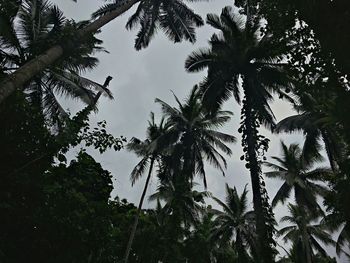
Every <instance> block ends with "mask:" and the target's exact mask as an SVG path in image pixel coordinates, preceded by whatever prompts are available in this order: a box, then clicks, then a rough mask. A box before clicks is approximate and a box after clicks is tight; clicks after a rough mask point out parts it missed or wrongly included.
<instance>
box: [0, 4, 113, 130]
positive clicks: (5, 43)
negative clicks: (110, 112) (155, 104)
mask: <svg viewBox="0 0 350 263" xmlns="http://www.w3.org/2000/svg"><path fill="white" fill-rule="evenodd" d="M3 20H4V21H5V22H7V23H5V25H6V26H4V27H2V34H0V45H1V58H2V60H1V61H0V70H1V71H2V75H7V74H9V73H11V72H12V71H13V70H16V69H17V68H19V67H21V66H22V65H24V64H25V63H26V62H28V61H30V60H31V59H33V58H35V57H37V56H38V55H39V54H40V53H41V52H42V51H43V50H45V49H46V48H47V46H48V45H49V43H51V42H53V41H57V39H58V38H59V37H60V35H61V34H64V33H65V32H67V29H68V28H69V27H70V26H71V25H70V22H68V20H66V19H65V18H64V16H63V14H62V12H61V11H60V10H59V9H58V8H57V7H55V6H52V5H51V4H49V3H48V2H47V1H45V0H25V1H23V2H22V4H21V6H20V8H19V9H18V12H17V16H16V19H15V17H7V19H6V18H4V17H3ZM100 43H101V41H100V40H98V39H96V38H90V40H89V43H86V44H84V45H81V46H79V47H78V48H76V49H75V50H74V54H71V56H69V57H65V58H63V59H62V60H61V61H60V62H59V63H57V64H56V66H55V67H50V68H48V69H46V70H45V71H43V72H42V73H41V74H38V75H36V76H35V78H33V79H31V81H29V82H27V83H26V84H25V86H24V91H25V93H26V94H27V95H28V98H29V99H30V101H31V102H32V103H34V104H35V105H36V106H37V107H39V109H42V111H43V112H44V113H45V114H46V116H48V117H49V119H51V121H52V122H54V123H55V122H59V121H60V120H62V117H66V116H67V113H66V111H65V110H64V109H63V107H62V106H61V105H60V103H59V101H58V98H57V97H58V96H59V95H65V96H69V97H71V98H73V99H79V100H81V101H83V102H84V103H86V104H88V105H93V104H94V99H95V97H96V93H97V92H99V91H103V93H104V94H107V95H108V96H109V97H110V98H113V97H112V94H111V92H110V91H109V90H108V89H107V88H106V87H105V86H104V85H100V84H98V83H96V82H94V81H91V80H89V79H87V78H84V77H82V76H81V75H80V73H82V72H85V71H87V70H90V69H92V68H94V67H95V66H96V65H97V63H98V60H97V59H96V58H95V57H92V56H90V53H92V52H96V51H99V50H100V49H101V48H100V47H99V44H100Z"/></svg>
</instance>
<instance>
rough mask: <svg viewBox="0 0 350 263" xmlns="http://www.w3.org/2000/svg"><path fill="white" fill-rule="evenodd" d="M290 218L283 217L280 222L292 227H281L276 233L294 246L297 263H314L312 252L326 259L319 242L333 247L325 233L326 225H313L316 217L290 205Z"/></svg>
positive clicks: (329, 236)
mask: <svg viewBox="0 0 350 263" xmlns="http://www.w3.org/2000/svg"><path fill="white" fill-rule="evenodd" d="M288 208H289V212H290V216H284V217H282V219H281V222H286V223H287V222H288V223H290V224H292V225H289V226H286V227H283V228H282V229H280V230H279V231H278V235H280V236H283V240H284V241H285V242H286V241H291V242H292V244H293V246H295V248H296V251H295V253H297V255H295V257H296V258H297V260H298V261H297V262H306V263H311V262H314V261H313V259H314V258H315V253H314V250H315V251H317V252H318V253H320V254H321V255H322V256H324V257H327V256H328V255H327V252H326V251H325V250H324V248H323V247H322V245H321V244H320V241H321V242H322V243H324V244H326V245H334V241H333V239H332V237H331V235H330V234H329V233H328V232H326V231H325V229H326V225H324V224H317V223H314V224H313V222H314V221H316V220H317V219H318V217H317V216H315V215H312V214H310V213H305V209H303V208H299V207H298V206H295V205H292V204H290V205H289V206H288Z"/></svg>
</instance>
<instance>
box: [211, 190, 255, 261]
mask: <svg viewBox="0 0 350 263" xmlns="http://www.w3.org/2000/svg"><path fill="white" fill-rule="evenodd" d="M247 193H248V191H247V188H246V187H245V188H244V190H243V192H242V194H241V195H239V194H238V192H237V189H236V188H235V187H234V188H233V189H232V188H230V187H229V186H228V185H227V184H226V200H225V202H222V201H220V200H219V199H217V198H215V197H213V199H214V200H215V201H216V202H217V203H218V204H219V205H220V206H221V208H222V209H223V211H219V210H216V209H215V210H213V212H214V215H215V226H214V227H213V230H212V235H213V238H215V239H216V238H220V239H221V242H222V243H223V244H225V243H231V242H232V246H233V248H234V250H235V251H236V253H237V255H238V257H237V260H238V262H247V263H248V262H253V261H252V258H251V257H250V255H249V249H251V252H252V254H253V255H254V256H256V255H255V247H256V245H255V244H254V243H255V238H256V237H255V235H256V233H255V218H254V217H255V216H254V212H253V211H247V209H248V203H247V202H248V200H247Z"/></svg>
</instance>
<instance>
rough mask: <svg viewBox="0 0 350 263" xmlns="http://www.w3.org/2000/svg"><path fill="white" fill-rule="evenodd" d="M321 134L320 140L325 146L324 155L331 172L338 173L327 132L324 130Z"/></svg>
mask: <svg viewBox="0 0 350 263" xmlns="http://www.w3.org/2000/svg"><path fill="white" fill-rule="evenodd" d="M321 134H322V139H323V142H324V145H325V149H326V153H327V156H328V160H329V164H330V165H331V168H332V171H333V172H334V173H337V172H339V171H338V170H339V169H338V163H337V158H336V154H335V153H334V148H333V147H332V144H331V142H330V140H329V137H328V134H327V132H326V131H324V130H321Z"/></svg>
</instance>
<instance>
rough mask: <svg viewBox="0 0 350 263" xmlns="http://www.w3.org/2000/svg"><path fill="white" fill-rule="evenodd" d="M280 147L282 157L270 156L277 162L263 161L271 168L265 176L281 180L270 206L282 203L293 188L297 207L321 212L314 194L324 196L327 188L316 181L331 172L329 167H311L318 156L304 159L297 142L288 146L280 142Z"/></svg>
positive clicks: (317, 159)
mask: <svg viewBox="0 0 350 263" xmlns="http://www.w3.org/2000/svg"><path fill="white" fill-rule="evenodd" d="M281 147H282V157H281V158H280V157H276V156H275V157H272V159H274V160H275V161H277V162H278V164H274V163H270V162H265V163H264V164H265V165H266V166H267V167H270V168H272V169H273V171H271V172H266V173H265V175H266V176H267V177H270V178H279V179H282V180H283V184H282V186H281V187H280V189H279V190H278V191H277V193H276V196H275V197H274V199H273V200H272V206H276V205H277V203H278V202H282V203H284V202H285V201H286V199H287V198H288V197H289V196H290V192H291V191H292V190H293V189H294V196H295V201H296V203H297V204H298V206H299V207H303V208H305V209H308V210H309V211H311V212H317V211H318V212H321V211H322V208H321V207H320V206H319V205H318V203H317V200H316V196H317V195H320V196H324V195H325V194H326V193H327V188H326V187H325V186H323V185H321V184H318V183H316V182H320V181H321V180H322V179H323V178H325V177H326V176H329V175H330V174H332V171H331V169H329V168H315V169H312V167H313V166H314V164H315V163H316V162H317V161H319V158H310V156H309V158H308V159H307V160H305V158H304V157H303V155H302V151H301V149H300V147H299V146H298V145H297V144H291V145H290V146H289V147H288V146H287V145H285V144H284V143H283V142H281Z"/></svg>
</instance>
